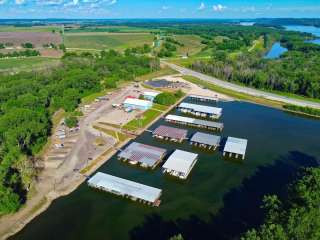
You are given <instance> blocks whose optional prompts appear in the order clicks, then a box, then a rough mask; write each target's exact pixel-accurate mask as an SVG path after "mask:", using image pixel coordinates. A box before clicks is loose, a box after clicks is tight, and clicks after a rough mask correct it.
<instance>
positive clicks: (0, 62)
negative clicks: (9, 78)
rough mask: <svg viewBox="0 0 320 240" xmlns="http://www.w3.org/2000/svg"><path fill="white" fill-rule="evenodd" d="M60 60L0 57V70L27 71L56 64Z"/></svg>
mask: <svg viewBox="0 0 320 240" xmlns="http://www.w3.org/2000/svg"><path fill="white" fill-rule="evenodd" d="M59 62H60V60H58V59H54V58H44V57H28V58H9V59H0V72H7V71H11V70H13V71H29V70H32V69H36V68H41V67H47V66H49V67H50V66H55V65H58V64H59Z"/></svg>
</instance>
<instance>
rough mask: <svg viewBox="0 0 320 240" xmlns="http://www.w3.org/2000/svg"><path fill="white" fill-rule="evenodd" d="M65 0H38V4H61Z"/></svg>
mask: <svg viewBox="0 0 320 240" xmlns="http://www.w3.org/2000/svg"><path fill="white" fill-rule="evenodd" d="M62 3H63V0H38V4H41V5H60V4H62Z"/></svg>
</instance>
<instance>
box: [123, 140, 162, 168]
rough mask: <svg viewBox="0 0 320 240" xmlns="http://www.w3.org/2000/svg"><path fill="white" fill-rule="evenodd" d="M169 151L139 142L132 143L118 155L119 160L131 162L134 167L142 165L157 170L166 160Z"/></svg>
mask: <svg viewBox="0 0 320 240" xmlns="http://www.w3.org/2000/svg"><path fill="white" fill-rule="evenodd" d="M166 152H167V150H166V149H163V148H158V147H154V146H149V145H146V144H141V143H137V142H133V143H131V144H130V145H129V146H128V147H127V148H126V149H125V150H123V151H121V152H120V153H119V154H118V159H119V160H123V161H129V163H130V164H132V165H137V164H140V166H141V167H144V168H152V169H153V168H155V167H156V166H157V165H158V164H159V163H160V162H161V160H162V159H163V158H164V156H165V154H166Z"/></svg>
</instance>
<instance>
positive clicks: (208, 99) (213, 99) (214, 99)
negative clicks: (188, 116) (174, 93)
mask: <svg viewBox="0 0 320 240" xmlns="http://www.w3.org/2000/svg"><path fill="white" fill-rule="evenodd" d="M188 97H189V98H190V99H192V100H197V101H201V102H218V101H219V98H218V97H206V96H200V95H189V96H188Z"/></svg>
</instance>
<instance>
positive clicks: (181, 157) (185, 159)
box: [163, 150, 198, 174]
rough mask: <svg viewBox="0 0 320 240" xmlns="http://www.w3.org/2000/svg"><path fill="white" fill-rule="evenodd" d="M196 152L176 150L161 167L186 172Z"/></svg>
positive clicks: (195, 156)
mask: <svg viewBox="0 0 320 240" xmlns="http://www.w3.org/2000/svg"><path fill="white" fill-rule="evenodd" d="M197 158H198V154H195V153H190V152H185V151H182V150H176V151H174V153H172V154H171V156H170V157H169V158H168V160H167V161H166V162H165V164H164V165H163V168H165V169H169V170H173V171H177V172H181V173H184V174H187V173H188V172H189V170H190V167H191V166H192V164H193V162H194V161H195V160H196V159H197Z"/></svg>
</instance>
